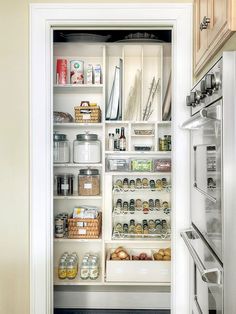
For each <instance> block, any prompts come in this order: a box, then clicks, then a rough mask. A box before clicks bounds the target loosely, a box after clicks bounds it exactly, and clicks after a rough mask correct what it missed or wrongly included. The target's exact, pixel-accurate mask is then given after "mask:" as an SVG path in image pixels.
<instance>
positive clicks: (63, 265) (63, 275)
mask: <svg viewBox="0 0 236 314" xmlns="http://www.w3.org/2000/svg"><path fill="white" fill-rule="evenodd" d="M58 278H59V279H65V278H66V261H65V260H64V259H62V258H61V260H60V263H59V266H58Z"/></svg>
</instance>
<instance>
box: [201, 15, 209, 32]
mask: <svg viewBox="0 0 236 314" xmlns="http://www.w3.org/2000/svg"><path fill="white" fill-rule="evenodd" d="M210 22H211V19H210V18H209V17H206V16H204V18H203V20H202V23H201V24H200V31H202V30H204V29H207V27H208V24H209V23H210Z"/></svg>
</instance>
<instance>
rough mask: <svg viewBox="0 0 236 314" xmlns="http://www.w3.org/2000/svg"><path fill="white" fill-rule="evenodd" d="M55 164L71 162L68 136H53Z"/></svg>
mask: <svg viewBox="0 0 236 314" xmlns="http://www.w3.org/2000/svg"><path fill="white" fill-rule="evenodd" d="M53 162H54V163H58V164H59V163H62V164H63V163H69V162H70V142H69V141H68V140H67V137H66V134H59V133H54V134H53Z"/></svg>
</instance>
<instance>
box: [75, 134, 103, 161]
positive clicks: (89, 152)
mask: <svg viewBox="0 0 236 314" xmlns="http://www.w3.org/2000/svg"><path fill="white" fill-rule="evenodd" d="M73 155H74V163H99V162H101V142H100V140H99V139H98V135H97V134H89V133H88V132H87V133H85V134H77V135H76V140H74V143H73Z"/></svg>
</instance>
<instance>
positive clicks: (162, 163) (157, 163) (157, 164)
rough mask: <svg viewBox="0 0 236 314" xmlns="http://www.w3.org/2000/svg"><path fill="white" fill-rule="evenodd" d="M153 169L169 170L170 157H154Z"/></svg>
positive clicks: (158, 170) (159, 170)
mask: <svg viewBox="0 0 236 314" xmlns="http://www.w3.org/2000/svg"><path fill="white" fill-rule="evenodd" d="M153 170H154V171H156V172H170V171H171V160H170V159H154V166H153Z"/></svg>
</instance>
